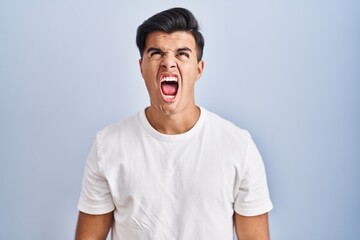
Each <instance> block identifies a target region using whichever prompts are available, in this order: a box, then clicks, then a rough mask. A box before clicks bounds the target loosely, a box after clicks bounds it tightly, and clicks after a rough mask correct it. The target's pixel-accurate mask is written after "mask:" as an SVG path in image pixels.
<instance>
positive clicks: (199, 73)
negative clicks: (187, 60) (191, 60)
mask: <svg viewBox="0 0 360 240" xmlns="http://www.w3.org/2000/svg"><path fill="white" fill-rule="evenodd" d="M197 69H198V73H197V75H196V80H198V79H199V78H200V77H201V74H202V72H203V70H204V61H203V60H200V61H199V62H198V66H197Z"/></svg>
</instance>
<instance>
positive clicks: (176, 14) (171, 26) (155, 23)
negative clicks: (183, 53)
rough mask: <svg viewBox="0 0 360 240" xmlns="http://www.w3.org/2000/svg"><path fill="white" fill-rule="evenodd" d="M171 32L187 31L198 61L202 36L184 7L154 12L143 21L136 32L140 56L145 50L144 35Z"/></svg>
mask: <svg viewBox="0 0 360 240" xmlns="http://www.w3.org/2000/svg"><path fill="white" fill-rule="evenodd" d="M157 31H161V32H166V33H173V32H176V31H187V32H189V33H191V34H192V35H193V37H194V39H195V43H196V48H197V49H196V50H197V60H198V61H200V60H201V59H202V55H203V49H204V44H205V42H204V37H203V36H202V34H201V33H200V32H199V25H198V22H197V21H196V18H195V17H194V15H193V14H192V13H191V12H190V11H189V10H187V9H185V8H171V9H168V10H165V11H162V12H159V13H157V14H155V15H154V16H152V17H150V18H149V19H147V20H146V21H144V22H143V23H142V24H141V25H140V26H139V27H138V28H137V33H136V45H137V47H138V48H139V51H140V56H141V58H142V57H143V53H144V50H145V43H146V37H147V35H148V34H149V33H152V32H157Z"/></svg>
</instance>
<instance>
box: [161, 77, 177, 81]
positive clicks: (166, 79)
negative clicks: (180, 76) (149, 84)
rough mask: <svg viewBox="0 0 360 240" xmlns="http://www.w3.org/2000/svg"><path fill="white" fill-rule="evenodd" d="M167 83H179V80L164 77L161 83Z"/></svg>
mask: <svg viewBox="0 0 360 240" xmlns="http://www.w3.org/2000/svg"><path fill="white" fill-rule="evenodd" d="M165 81H167V82H177V78H176V77H163V78H162V79H161V82H165Z"/></svg>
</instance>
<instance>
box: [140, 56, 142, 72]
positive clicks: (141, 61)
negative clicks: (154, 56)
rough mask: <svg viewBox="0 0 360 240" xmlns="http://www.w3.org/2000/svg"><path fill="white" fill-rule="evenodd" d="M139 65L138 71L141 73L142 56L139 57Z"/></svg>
mask: <svg viewBox="0 0 360 240" xmlns="http://www.w3.org/2000/svg"><path fill="white" fill-rule="evenodd" d="M139 67H140V72H141V74H142V58H140V59H139Z"/></svg>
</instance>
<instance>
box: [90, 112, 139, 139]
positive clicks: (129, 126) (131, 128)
mask: <svg viewBox="0 0 360 240" xmlns="http://www.w3.org/2000/svg"><path fill="white" fill-rule="evenodd" d="M139 114H140V113H137V114H134V115H132V116H130V117H127V118H125V119H122V120H119V121H117V122H115V123H112V124H109V125H108V126H106V127H104V128H103V129H101V130H100V131H98V132H97V134H96V140H97V142H98V143H102V144H108V143H115V144H116V142H118V141H120V140H122V139H126V138H128V137H130V136H132V135H136V132H137V131H139V129H140V127H139V125H140V123H139V120H138V115H139Z"/></svg>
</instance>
